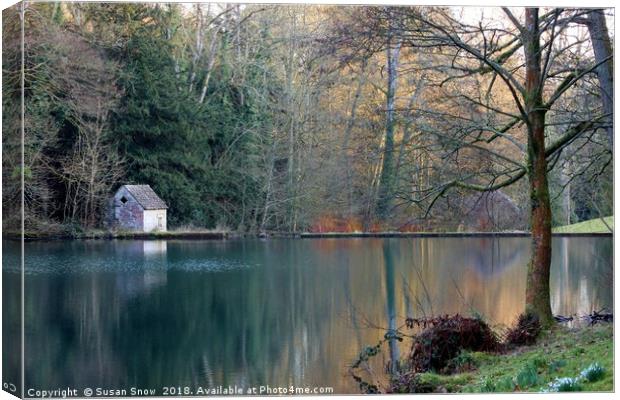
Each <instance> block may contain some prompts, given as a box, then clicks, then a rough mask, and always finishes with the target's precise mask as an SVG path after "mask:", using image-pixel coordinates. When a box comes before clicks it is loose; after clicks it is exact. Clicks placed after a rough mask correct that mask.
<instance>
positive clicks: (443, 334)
mask: <svg viewBox="0 0 620 400" xmlns="http://www.w3.org/2000/svg"><path fill="white" fill-rule="evenodd" d="M418 323H419V322H418ZM421 324H423V326H425V328H426V329H424V330H423V331H422V332H421V333H420V334H419V335H417V336H416V337H415V339H414V341H413V346H412V349H411V355H410V363H411V366H412V369H413V371H415V372H426V371H431V370H434V371H444V372H448V371H446V367H448V362H449V361H450V360H452V359H453V358H455V357H457V356H458V355H459V353H461V351H462V350H470V351H497V350H499V349H500V347H501V344H500V342H499V340H498V339H497V336H496V335H495V333H494V332H493V331H492V330H491V328H490V327H489V326H488V325H487V324H486V323H485V322H484V321H482V320H480V319H477V318H466V317H462V316H460V315H458V314H457V315H454V316H447V315H446V316H443V317H437V318H432V319H430V320H424V321H423V322H421Z"/></svg>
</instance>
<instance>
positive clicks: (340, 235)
mask: <svg viewBox="0 0 620 400" xmlns="http://www.w3.org/2000/svg"><path fill="white" fill-rule="evenodd" d="M530 236H531V233H530V232H525V231H516V232H389V231H388V232H297V233H296V232H271V233H268V234H263V235H261V234H258V233H239V232H228V231H168V232H109V231H92V232H83V233H77V234H69V233H43V232H26V233H25V234H24V240H25V241H40V240H93V239H99V240H168V239H179V240H232V239H245V238H256V239H269V238H273V239H281V238H284V239H350V238H433V237H435V238H461V237H463V238H464V237H474V238H475V237H479V238H485V237H490V238H495V237H530ZM552 236H553V237H613V232H589V233H584V232H570V233H562V232H554V233H552ZM2 239H3V240H14V241H20V240H21V239H22V235H21V233H19V232H3V233H2Z"/></svg>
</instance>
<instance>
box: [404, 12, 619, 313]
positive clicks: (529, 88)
mask: <svg viewBox="0 0 620 400" xmlns="http://www.w3.org/2000/svg"><path fill="white" fill-rule="evenodd" d="M400 12H401V13H402V14H403V15H402V16H401V17H402V19H403V21H404V22H403V24H402V26H401V33H402V35H403V37H404V41H405V42H404V43H405V44H406V45H407V46H412V47H416V48H418V49H420V50H421V51H425V50H426V51H428V52H429V54H430V56H432V57H434V58H433V59H434V63H435V68H436V69H437V71H439V72H440V73H439V74H436V75H435V76H436V78H437V79H436V80H435V83H436V85H435V86H434V88H435V90H436V92H435V95H436V96H435V98H436V99H437V100H438V101H435V102H434V103H433V106H434V107H435V108H433V109H432V110H431V109H429V108H426V109H424V110H420V111H423V112H425V113H426V119H427V125H426V127H425V133H426V134H429V135H432V136H434V137H435V138H436V140H435V141H434V142H433V144H432V148H433V150H434V152H435V154H441V155H442V156H441V157H440V160H442V161H443V162H442V163H441V164H440V166H438V167H437V169H438V170H441V169H445V166H446V162H448V163H459V162H462V161H461V158H462V157H463V155H464V154H466V155H470V156H471V154H472V153H478V154H482V155H484V157H485V158H486V159H488V160H491V161H492V163H490V164H489V166H488V167H485V168H483V169H478V170H475V171H473V172H472V170H469V169H467V168H463V169H462V170H461V171H460V172H458V171H457V172H456V173H452V174H451V175H445V174H444V175H443V176H441V180H439V181H436V182H435V183H433V184H431V185H428V186H427V187H425V188H422V189H420V190H419V191H417V193H416V196H414V197H413V201H414V202H416V203H418V204H420V205H424V207H432V206H433V205H434V204H435V203H436V202H437V201H438V200H439V199H440V198H442V197H443V196H445V195H446V193H447V192H448V191H450V190H452V189H466V190H474V191H481V192H492V191H497V190H499V189H501V188H504V187H507V186H509V185H511V184H514V183H515V182H517V181H519V180H520V179H521V178H527V180H528V182H529V204H530V216H531V219H530V225H531V232H532V256H531V260H530V263H529V267H528V274H527V285H526V309H527V310H528V311H532V312H534V313H536V314H538V315H539V317H540V318H541V319H542V320H543V321H544V322H545V323H547V324H550V323H551V322H552V321H553V318H552V313H551V307H550V296H549V275H550V265H551V222H552V219H551V217H552V215H551V203H550V196H549V183H548V172H549V170H550V169H551V168H552V167H553V166H554V165H555V162H556V161H557V158H558V157H559V155H560V153H561V152H562V150H563V149H564V148H565V147H566V146H568V145H569V144H570V143H572V142H574V141H575V140H577V139H578V138H579V137H583V136H586V135H588V136H589V137H592V135H595V134H597V131H598V130H599V128H602V127H604V124H603V123H602V122H603V121H604V120H605V115H604V114H603V113H599V114H598V115H594V116H593V117H590V118H583V115H582V113H579V112H578V110H572V112H571V110H570V109H568V110H567V109H565V108H560V106H559V104H560V103H561V99H563V98H564V97H567V95H568V94H570V95H572V96H575V95H576V93H578V90H579V87H580V85H583V84H584V81H585V79H586V78H587V77H588V76H589V75H591V74H593V73H595V72H596V71H597V68H598V67H599V66H601V65H603V64H604V63H606V62H609V61H610V60H611V56H609V57H605V58H604V59H597V60H592V59H589V58H588V57H586V56H585V55H584V54H583V52H580V46H579V45H581V44H583V40H580V39H579V38H577V39H574V40H571V39H570V37H569V36H568V35H567V32H569V31H570V30H571V29H574V27H575V25H576V23H577V20H578V19H579V18H581V17H582V15H583V14H584V11H578V10H562V9H551V10H549V11H548V12H545V13H543V14H542V15H540V10H539V9H538V8H526V9H525V10H523V13H522V14H523V15H522V16H521V17H519V16H517V15H515V13H513V10H509V9H507V8H505V9H503V12H504V14H505V18H506V20H508V21H510V23H511V24H512V27H510V26H507V24H503V25H499V26H498V24H497V20H496V21H495V22H496V23H495V24H492V23H489V22H488V21H484V20H482V19H481V20H480V21H479V22H478V23H475V24H474V23H471V24H469V23H466V22H463V20H462V19H459V18H457V17H455V16H453V12H452V10H450V9H428V8H422V9H401V11H400ZM560 38H561V39H562V40H559V39H560ZM564 106H566V104H564V105H563V107H564ZM569 108H570V107H569ZM551 128H553V129H551ZM459 157H461V158H459ZM408 199H409V200H411V199H412V198H411V197H408Z"/></svg>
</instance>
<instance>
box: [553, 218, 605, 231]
mask: <svg viewBox="0 0 620 400" xmlns="http://www.w3.org/2000/svg"><path fill="white" fill-rule="evenodd" d="M610 229H611V231H613V229H614V217H613V215H611V216H609V217H605V218H595V219H590V220H588V221H583V222H578V223H576V224H571V225H564V226H558V227H557V228H553V233H607V232H610Z"/></svg>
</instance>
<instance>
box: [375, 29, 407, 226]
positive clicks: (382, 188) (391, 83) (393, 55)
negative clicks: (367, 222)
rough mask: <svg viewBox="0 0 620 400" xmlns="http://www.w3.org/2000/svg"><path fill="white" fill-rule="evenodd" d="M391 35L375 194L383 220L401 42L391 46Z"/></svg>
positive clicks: (386, 208)
mask: <svg viewBox="0 0 620 400" xmlns="http://www.w3.org/2000/svg"><path fill="white" fill-rule="evenodd" d="M392 40H393V38H392V37H389V38H388V46H387V48H388V49H387V73H388V90H387V95H386V105H387V115H386V123H385V145H384V149H383V166H382V168H381V180H380V181H379V193H378V196H377V216H378V217H379V218H380V219H382V220H384V219H385V218H386V217H387V216H388V213H389V211H390V204H391V202H392V196H393V189H394V180H395V178H394V170H395V166H394V125H395V121H394V111H395V110H394V103H395V100H396V78H397V70H396V68H397V66H398V57H399V55H400V47H401V44H402V42H401V41H400V40H399V41H398V43H396V44H395V45H394V46H392Z"/></svg>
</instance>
